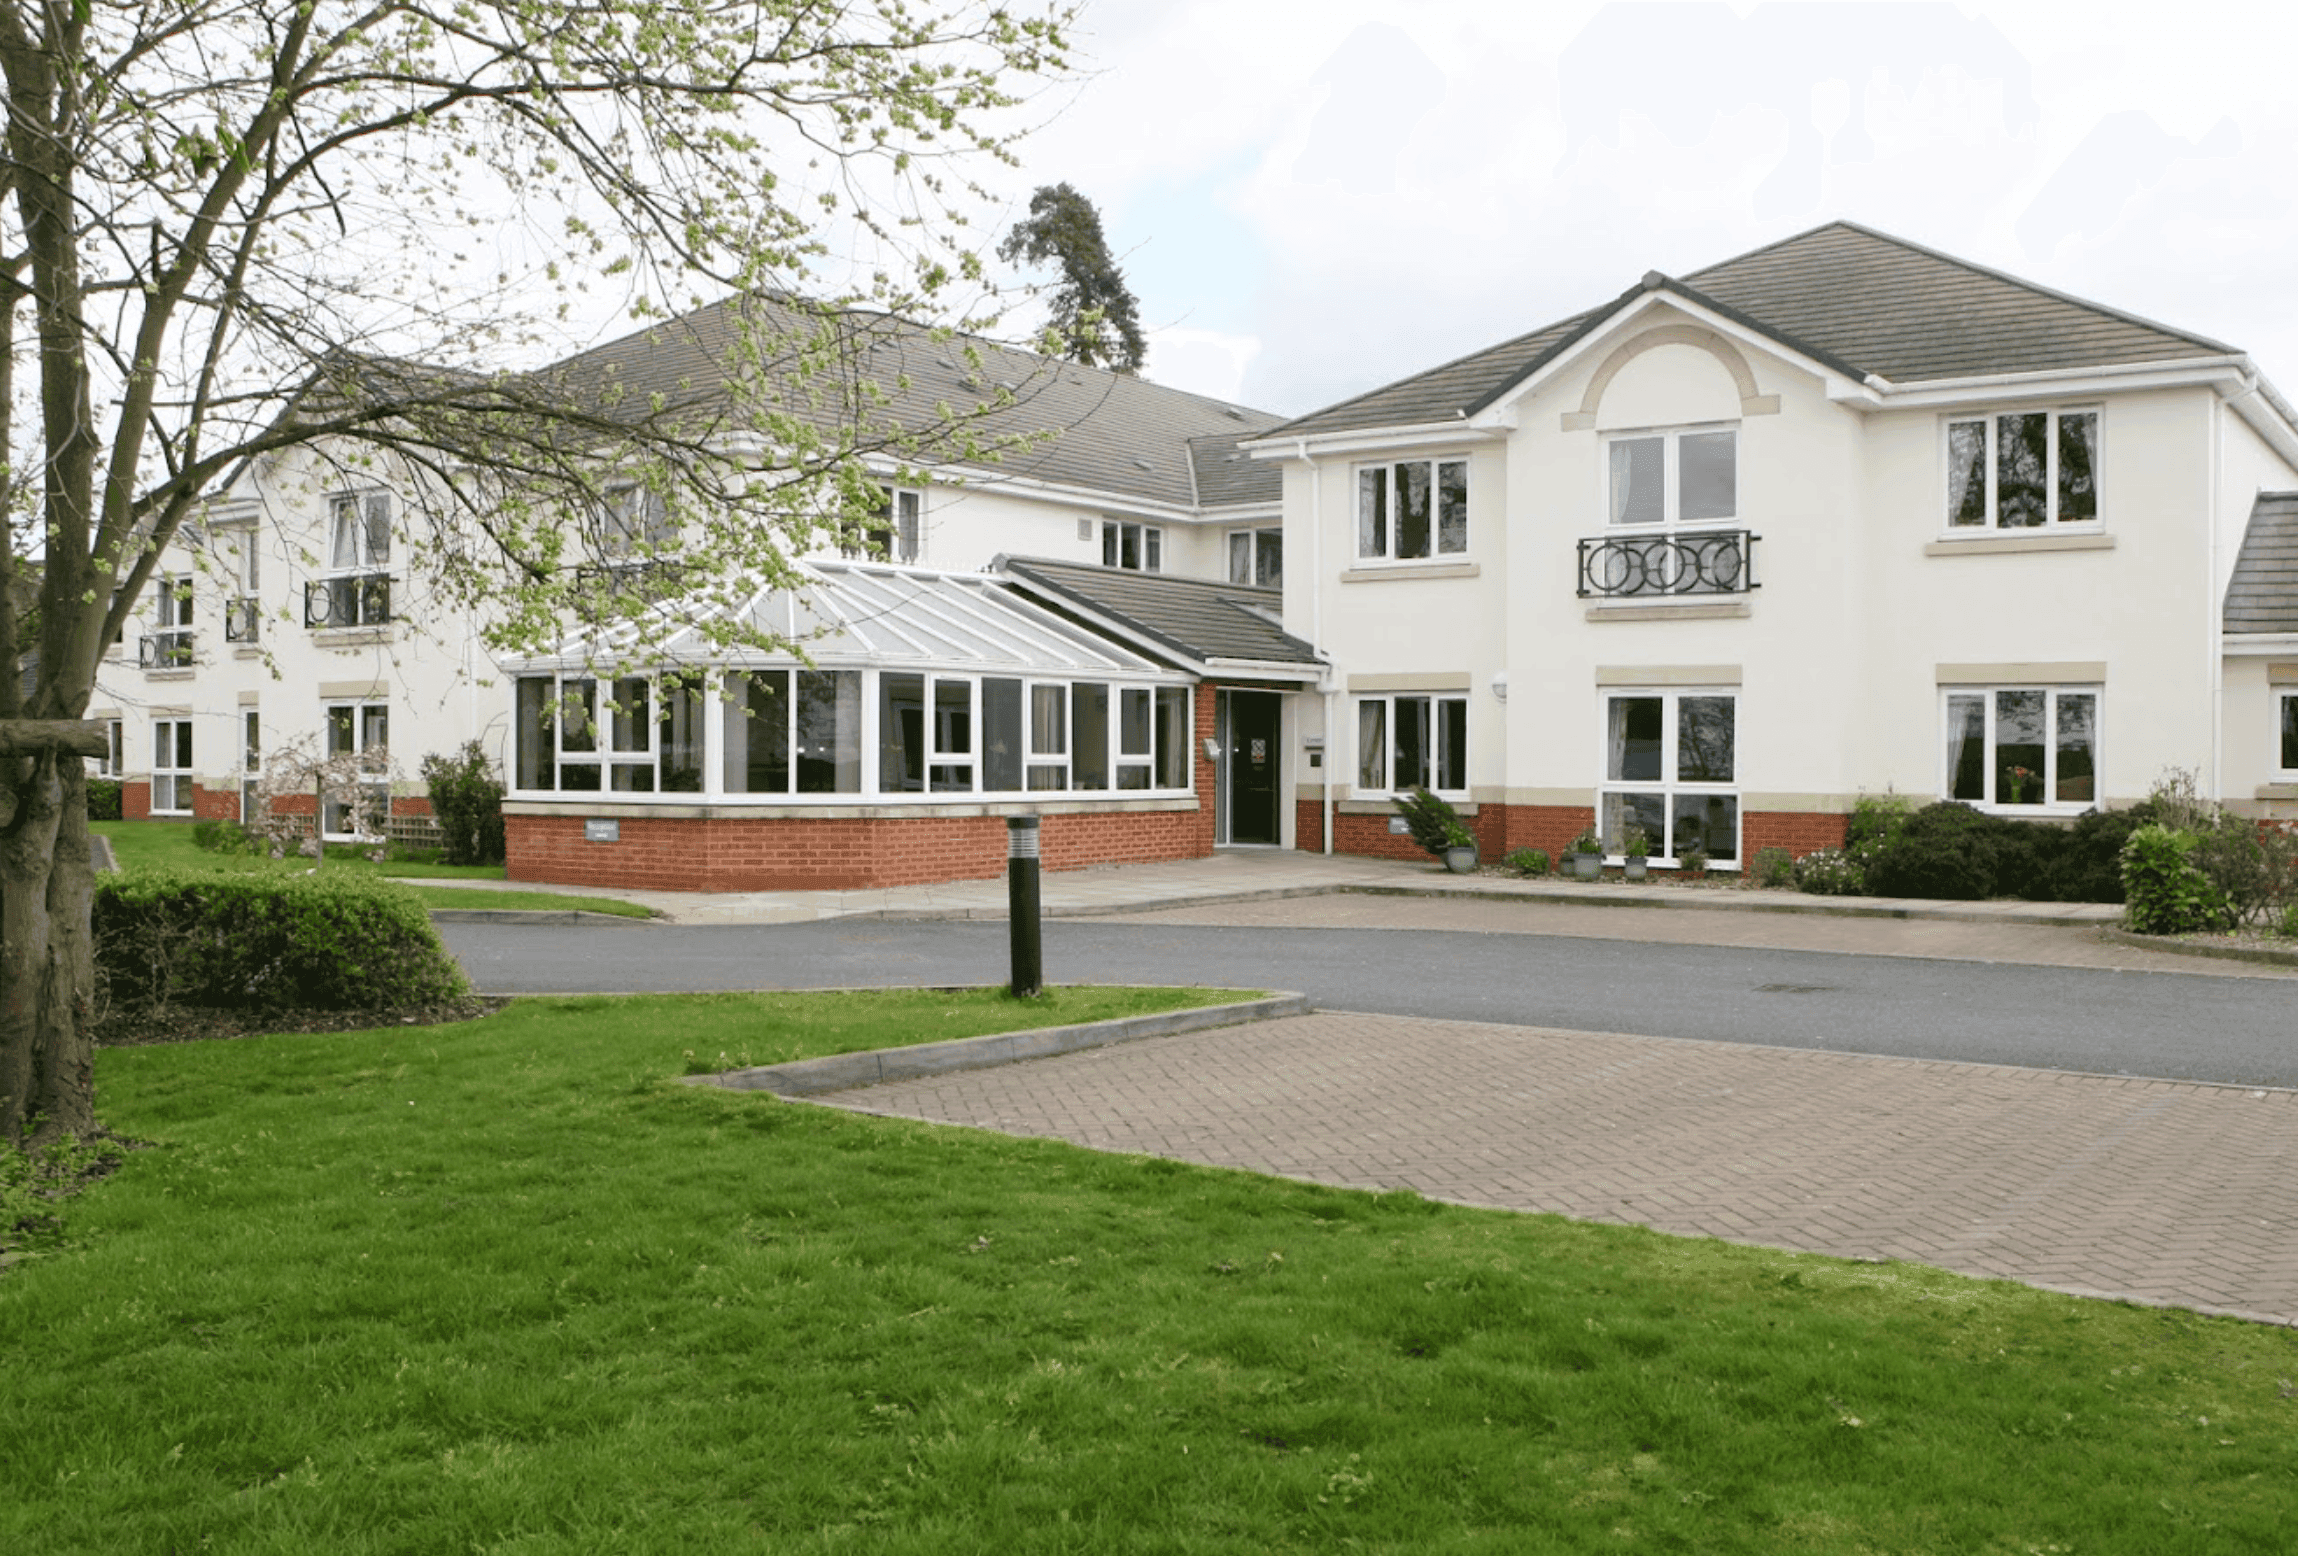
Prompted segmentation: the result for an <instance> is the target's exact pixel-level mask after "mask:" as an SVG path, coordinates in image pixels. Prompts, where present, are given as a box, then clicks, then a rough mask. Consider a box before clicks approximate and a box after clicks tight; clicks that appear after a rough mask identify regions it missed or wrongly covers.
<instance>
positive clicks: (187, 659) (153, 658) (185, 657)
mask: <svg viewBox="0 0 2298 1556" xmlns="http://www.w3.org/2000/svg"><path fill="white" fill-rule="evenodd" d="M191 662H192V629H191V628H190V627H162V628H161V629H160V630H159V631H157V632H154V633H152V634H151V635H150V636H148V637H143V638H139V639H137V641H136V663H137V664H138V665H139V666H141V667H142V668H144V669H146V670H188V669H190V668H191Z"/></svg>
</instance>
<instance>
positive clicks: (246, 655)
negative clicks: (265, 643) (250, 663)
mask: <svg viewBox="0 0 2298 1556" xmlns="http://www.w3.org/2000/svg"><path fill="white" fill-rule="evenodd" d="M231 657H232V658H234V659H261V658H262V657H263V650H262V649H260V648H257V647H255V646H254V645H253V644H249V643H242V644H240V645H239V646H238V647H236V648H234V649H233V650H232V651H231Z"/></svg>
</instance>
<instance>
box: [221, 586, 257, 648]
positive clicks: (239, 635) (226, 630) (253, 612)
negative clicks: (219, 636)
mask: <svg viewBox="0 0 2298 1556" xmlns="http://www.w3.org/2000/svg"><path fill="white" fill-rule="evenodd" d="M262 637H263V612H262V611H261V610H259V609H258V608H257V605H256V600H255V596H253V595H251V594H243V595H241V596H240V597H239V598H238V599H235V600H233V601H232V602H231V603H230V604H228V605H226V606H224V608H223V640H224V641H225V642H226V643H256V642H260V641H262Z"/></svg>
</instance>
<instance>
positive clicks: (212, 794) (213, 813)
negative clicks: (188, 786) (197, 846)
mask: <svg viewBox="0 0 2298 1556" xmlns="http://www.w3.org/2000/svg"><path fill="white" fill-rule="evenodd" d="M120 819H121V820H123V821H237V820H238V819H239V791H238V790H237V789H209V788H205V787H203V786H201V785H199V784H196V783H195V784H193V785H192V808H191V812H190V814H188V815H187V814H185V813H184V812H182V811H180V810H171V811H162V812H161V813H160V814H158V815H156V816H155V815H153V814H152V784H151V780H150V779H148V778H147V779H144V780H142V781H140V782H123V783H122V784H121V785H120Z"/></svg>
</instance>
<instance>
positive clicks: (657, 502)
mask: <svg viewBox="0 0 2298 1556" xmlns="http://www.w3.org/2000/svg"><path fill="white" fill-rule="evenodd" d="M677 535H678V531H677V529H676V527H675V526H673V525H672V524H671V522H670V505H669V504H668V503H666V502H665V501H663V497H662V494H661V493H660V492H658V491H656V490H655V489H654V488H652V487H650V486H648V485H646V484H645V483H643V482H640V481H616V482H613V483H611V484H609V485H608V487H607V489H606V492H605V498H604V502H603V503H602V505H601V507H600V509H599V516H598V554H599V556H600V557H601V558H603V559H604V560H605V561H606V562H607V563H608V564H609V565H613V564H617V563H619V564H622V565H625V566H628V565H632V564H637V563H643V562H645V561H647V560H648V559H650V558H651V557H652V555H653V554H654V553H655V552H656V551H658V550H660V549H661V548H663V547H664V546H667V545H669V544H670V543H671V542H672V541H674V540H675V539H676V538H677Z"/></svg>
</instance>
